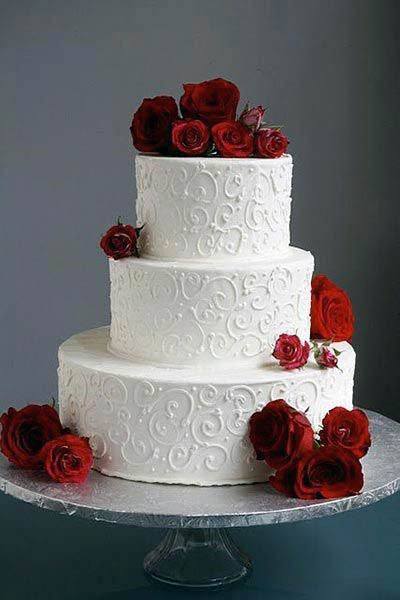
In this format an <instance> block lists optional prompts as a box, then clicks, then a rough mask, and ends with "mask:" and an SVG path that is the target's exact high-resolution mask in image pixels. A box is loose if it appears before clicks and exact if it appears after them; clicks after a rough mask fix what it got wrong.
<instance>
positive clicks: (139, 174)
mask: <svg viewBox="0 0 400 600" xmlns="http://www.w3.org/2000/svg"><path fill="white" fill-rule="evenodd" d="M136 181H137V191H138V198H137V201H136V211H137V217H138V222H139V225H144V229H143V231H142V233H141V236H140V248H141V254H142V255H147V256H151V257H158V258H191V259H193V258H203V259H204V258H211V257H213V258H216V259H218V258H220V259H221V258H222V259H223V258H226V257H227V256H236V257H238V256H241V257H246V256H272V255H278V254H282V252H285V251H286V250H287V249H288V247H289V241H290V233H289V225H290V204H291V197H290V193H291V181H292V159H291V157H290V156H285V157H283V158H280V159H274V160H265V159H259V160H257V159H251V160H246V159H241V160H239V161H228V162H227V161H226V160H224V159H219V158H215V157H214V158H211V159H210V158H208V159H207V158H202V159H190V160H188V159H187V158H183V159H182V158H168V159H164V160H162V159H160V158H159V157H153V156H144V155H139V156H137V157H136Z"/></svg>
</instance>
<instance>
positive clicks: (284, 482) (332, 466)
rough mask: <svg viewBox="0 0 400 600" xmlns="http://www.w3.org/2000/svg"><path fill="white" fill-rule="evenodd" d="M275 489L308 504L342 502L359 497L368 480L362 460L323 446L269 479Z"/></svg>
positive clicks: (350, 453)
mask: <svg viewBox="0 0 400 600" xmlns="http://www.w3.org/2000/svg"><path fill="white" fill-rule="evenodd" d="M269 482H270V484H271V485H272V487H273V488H275V489H276V490H278V491H279V492H282V493H284V494H286V495H287V496H294V497H296V498H302V499H304V500H315V499H317V498H327V499H329V498H342V497H344V496H352V495H354V494H357V493H358V492H359V491H360V490H361V488H362V486H363V484H364V477H363V473H362V469H361V464H360V461H359V460H358V458H356V457H355V456H354V454H353V453H352V452H350V451H349V450H345V449H344V448H340V447H334V446H322V447H320V448H316V449H314V450H309V451H308V452H306V453H305V454H303V456H302V457H301V458H299V460H297V461H296V462H295V463H293V464H292V465H290V466H289V467H287V468H285V469H281V470H278V471H277V473H276V474H275V475H272V476H271V477H270V478H269Z"/></svg>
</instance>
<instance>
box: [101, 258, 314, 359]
mask: <svg viewBox="0 0 400 600" xmlns="http://www.w3.org/2000/svg"><path fill="white" fill-rule="evenodd" d="M293 251H294V250H293V249H292V252H293ZM297 252H298V253H299V254H296V253H295V256H297V260H294V261H293V260H292V261H288V262H287V263H285V262H284V261H283V262H282V261H281V262H280V263H278V262H276V261H269V262H266V263H262V264H261V265H258V267H257V268H256V267H254V266H253V268H248V269H246V268H242V269H241V270H237V271H233V272H230V271H224V270H222V269H216V268H213V269H204V268H203V269H197V270H193V269H192V270H191V269H190V268H176V266H169V265H165V263H163V264H161V265H160V263H158V262H157V261H149V260H147V261H146V260H142V259H141V260H137V259H125V260H121V261H112V260H111V261H110V274H111V317H112V318H111V349H112V350H113V351H114V352H116V353H120V354H122V355H126V356H129V357H133V358H140V359H143V360H147V361H150V362H151V361H154V362H161V363H167V364H170V365H179V364H200V363H209V362H213V363H214V365H215V360H218V361H229V362H230V364H233V362H235V361H236V362H242V363H252V364H258V363H261V362H262V361H263V360H265V353H266V352H270V351H271V350H272V349H273V346H274V344H275V341H276V338H277V337H278V335H279V334H280V333H282V332H287V333H297V334H298V335H299V337H300V338H302V339H308V337H309V331H310V318H309V314H310V286H311V275H312V269H313V259H312V256H311V254H309V253H306V252H303V251H297Z"/></svg>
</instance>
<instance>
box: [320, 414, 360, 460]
mask: <svg viewBox="0 0 400 600" xmlns="http://www.w3.org/2000/svg"><path fill="white" fill-rule="evenodd" d="M320 440H321V443H322V444H326V445H330V446H339V447H341V448H346V450H349V451H350V452H352V453H353V454H354V456H356V457H357V458H361V457H362V456H365V455H366V454H367V452H368V449H369V447H370V445H371V435H370V432H369V421H368V417H367V415H366V414H365V413H364V412H363V411H362V410H360V409H359V408H354V409H353V410H347V408H342V407H340V406H337V407H336V408H333V409H332V410H330V411H329V412H328V414H327V415H325V417H324V420H323V421H322V430H321V431H320Z"/></svg>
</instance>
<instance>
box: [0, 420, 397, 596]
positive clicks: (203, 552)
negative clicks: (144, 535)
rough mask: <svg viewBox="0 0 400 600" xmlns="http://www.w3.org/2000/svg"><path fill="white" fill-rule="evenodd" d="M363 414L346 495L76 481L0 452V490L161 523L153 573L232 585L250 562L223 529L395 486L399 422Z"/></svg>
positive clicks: (82, 511) (58, 506)
mask: <svg viewBox="0 0 400 600" xmlns="http://www.w3.org/2000/svg"><path fill="white" fill-rule="evenodd" d="M366 412H367V413H368V416H369V419H370V425H371V433H372V446H371V449H370V451H369V453H368V455H367V456H366V457H365V458H364V459H363V461H362V463H363V470H364V476H365V486H364V489H363V491H362V492H361V493H360V494H359V495H357V496H352V497H350V498H341V499H338V500H315V501H305V500H298V499H295V498H286V497H285V496H283V495H281V494H278V493H276V492H275V491H274V490H273V489H272V488H271V487H270V486H268V485H267V484H266V483H265V484H264V483H259V484H247V485H236V486H221V487H219V486H217V487H197V486H183V485H166V484H155V483H139V482H134V481H127V480H124V479H117V478H114V477H106V476H104V475H101V474H100V473H97V472H94V471H93V472H92V473H91V474H90V477H89V478H88V480H87V481H86V482H85V483H84V484H83V485H76V484H64V485H61V484H56V483H53V482H49V480H48V479H47V478H46V476H45V475H44V474H43V473H42V472H40V473H38V472H32V471H24V470H18V469H15V468H14V467H12V466H10V465H9V463H8V462H7V461H6V460H5V459H4V458H2V457H1V458H0V490H1V491H3V492H5V493H6V494H10V495H11V496H14V497H15V498H18V499H20V500H24V501H25V502H30V503H31V504H35V505H36V506H39V507H41V508H46V509H49V510H54V511H57V512H60V513H64V514H67V515H77V516H80V517H83V518H87V519H94V520H96V521H108V522H111V523H117V524H120V525H136V526H141V527H163V528H167V529H168V533H167V534H166V536H165V537H164V539H163V540H162V541H161V543H160V544H159V545H158V546H157V547H156V548H154V549H153V550H152V551H151V552H149V554H147V556H146V557H145V559H144V570H145V572H146V574H147V575H148V576H149V577H151V578H152V579H153V580H156V581H158V582H161V583H164V584H169V585H173V586H180V587H186V588H197V589H212V588H220V587H222V586H224V585H228V584H232V583H235V582H237V581H239V580H240V579H242V578H243V577H245V576H246V575H248V574H249V573H250V571H251V561H250V559H249V558H248V557H246V555H245V554H244V553H243V552H242V551H241V550H240V549H239V548H238V547H237V546H236V544H235V543H234V542H233V540H232V538H231V536H230V534H229V533H228V528H230V527H246V526H253V525H273V524H275V523H287V522H294V521H301V520H305V519H314V518H317V517H325V516H329V515H333V514H336V513H339V512H343V511H346V510H350V509H355V508H361V507H363V506H367V505H368V504H372V503H373V502H377V501H378V500H381V499H383V498H385V497H386V496H390V495H391V494H394V493H395V492H397V491H398V490H399V489H400V424H399V423H397V422H395V421H392V420H391V419H388V418H386V417H384V416H382V415H379V414H377V413H374V412H371V411H366Z"/></svg>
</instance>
